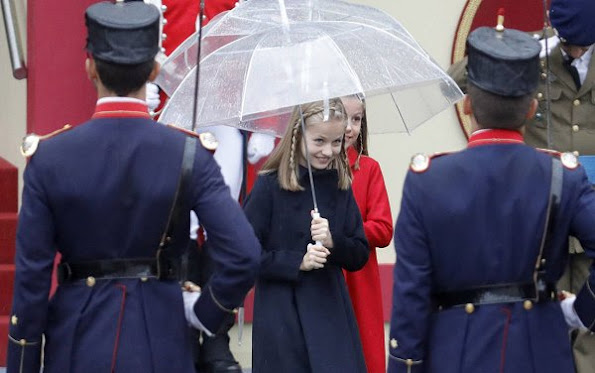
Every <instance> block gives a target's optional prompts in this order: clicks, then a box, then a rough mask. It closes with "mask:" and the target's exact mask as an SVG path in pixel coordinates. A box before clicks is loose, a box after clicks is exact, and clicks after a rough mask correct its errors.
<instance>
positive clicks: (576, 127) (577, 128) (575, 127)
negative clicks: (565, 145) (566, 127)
mask: <svg viewBox="0 0 595 373" xmlns="http://www.w3.org/2000/svg"><path fill="white" fill-rule="evenodd" d="M580 129H581V128H580V127H579V126H578V124H575V125H573V126H572V132H578V131H579V130H580Z"/></svg>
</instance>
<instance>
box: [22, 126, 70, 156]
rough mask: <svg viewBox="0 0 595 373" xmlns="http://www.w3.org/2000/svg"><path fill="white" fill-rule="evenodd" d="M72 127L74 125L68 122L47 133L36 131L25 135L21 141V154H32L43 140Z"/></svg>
mask: <svg viewBox="0 0 595 373" xmlns="http://www.w3.org/2000/svg"><path fill="white" fill-rule="evenodd" d="M71 128H72V126H71V125H70V124H67V125H65V126H64V127H62V128H60V129H59V130H56V131H54V132H51V133H48V134H47V135H42V136H40V135H36V134H34V133H30V134H28V135H27V136H25V137H23V142H22V143H21V154H22V155H23V156H24V157H27V158H28V157H30V156H32V155H33V154H35V152H36V151H37V147H38V146H39V143H40V142H41V141H43V140H47V139H49V138H52V137H54V136H56V135H58V134H60V133H62V132H65V131H68V130H69V129H71Z"/></svg>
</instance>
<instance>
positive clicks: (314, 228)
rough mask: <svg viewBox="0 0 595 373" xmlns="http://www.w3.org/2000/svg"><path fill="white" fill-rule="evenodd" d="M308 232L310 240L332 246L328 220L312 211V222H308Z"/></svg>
mask: <svg viewBox="0 0 595 373" xmlns="http://www.w3.org/2000/svg"><path fill="white" fill-rule="evenodd" d="M310 233H311V235H312V241H314V242H317V241H318V242H320V243H322V246H324V247H328V248H331V249H332V248H333V246H334V245H333V236H332V235H331V231H330V229H329V226H328V220H326V219H325V218H322V217H320V216H317V215H316V214H314V213H312V222H311V223H310Z"/></svg>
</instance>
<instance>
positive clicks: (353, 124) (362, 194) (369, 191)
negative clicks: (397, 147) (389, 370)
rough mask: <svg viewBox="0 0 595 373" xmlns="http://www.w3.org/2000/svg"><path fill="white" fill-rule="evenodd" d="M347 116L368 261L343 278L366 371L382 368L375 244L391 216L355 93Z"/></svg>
mask: <svg viewBox="0 0 595 373" xmlns="http://www.w3.org/2000/svg"><path fill="white" fill-rule="evenodd" d="M342 101H343V104H344V105H345V110H346V111H347V116H348V125H347V129H346V131H345V147H346V149H347V156H348V158H349V165H350V166H351V171H352V173H353V184H352V189H353V194H354V195H355V201H356V203H357V205H358V207H359V210H360V213H361V215H362V219H363V221H364V231H365V233H366V238H367V239H368V243H369V245H370V258H369V259H368V263H367V264H366V265H365V266H364V268H362V269H361V270H359V271H357V272H346V271H344V273H345V280H346V281H347V287H348V289H349V295H350V296H351V302H352V304H353V309H354V310H355V316H356V319H357V323H358V326H359V332H360V337H361V340H362V345H363V349H364V357H365V359H366V366H367V368H368V372H369V373H380V372H385V371H386V367H385V348H384V318H383V316H382V294H381V290H380V275H379V272H378V259H377V258H376V248H377V247H386V246H388V244H389V243H390V241H391V239H392V236H393V225H392V224H393V218H392V215H391V212H390V205H389V202H388V194H387V193H386V187H385V185H384V178H383V177H382V171H381V170H380V165H379V164H378V162H376V161H375V160H374V159H372V158H370V157H369V156H368V143H367V142H368V127H367V123H366V110H365V103H364V101H363V100H362V99H361V98H360V97H359V96H356V95H353V96H346V97H343V98H342Z"/></svg>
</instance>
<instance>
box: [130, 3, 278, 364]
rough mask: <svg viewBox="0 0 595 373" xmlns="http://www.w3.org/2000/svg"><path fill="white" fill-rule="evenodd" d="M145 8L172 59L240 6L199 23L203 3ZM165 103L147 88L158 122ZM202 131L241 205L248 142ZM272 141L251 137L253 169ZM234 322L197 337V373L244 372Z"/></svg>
mask: <svg viewBox="0 0 595 373" xmlns="http://www.w3.org/2000/svg"><path fill="white" fill-rule="evenodd" d="M129 1H130V0H129ZM132 1H134V0H132ZM137 1H138V0H137ZM144 2H145V3H148V4H152V5H154V6H155V7H157V9H158V10H159V11H160V14H161V40H160V42H161V53H160V57H161V59H165V58H166V57H167V56H169V55H170V54H171V53H172V52H173V51H174V50H175V49H176V48H177V47H178V46H179V45H180V44H182V42H184V41H185V40H186V39H187V38H188V37H189V36H191V35H192V34H194V32H195V31H196V29H197V27H198V23H199V22H201V24H202V27H205V26H206V25H207V24H208V22H209V21H210V20H211V19H213V18H214V17H215V16H216V15H218V14H219V13H222V12H225V11H229V10H231V9H233V8H234V7H235V6H237V5H238V4H239V3H240V1H237V0H206V1H205V3H204V4H205V8H204V11H203V17H202V20H199V19H198V18H200V17H199V16H200V1H199V0H175V1H174V0H145V1H144ZM166 100H167V96H166V95H165V93H164V92H163V91H161V90H160V89H159V87H158V86H157V85H155V84H153V83H149V84H147V104H148V105H149V108H150V109H151V111H152V112H154V113H156V114H155V115H156V118H157V117H158V113H159V112H160V111H161V109H162V107H163V106H164V104H165V102H166ZM200 131H208V132H210V133H211V134H212V135H213V136H215V138H216V139H217V142H218V147H217V150H216V151H215V154H214V158H215V161H216V162H217V164H218V165H219V167H220V168H221V173H222V175H223V178H224V180H225V183H226V184H227V186H228V187H229V189H230V192H231V196H232V197H233V198H234V199H235V200H236V201H237V200H239V198H240V194H242V185H243V175H244V170H243V169H244V167H247V165H246V159H245V158H246V157H245V156H244V155H243V148H244V145H243V143H244V141H246V140H245V138H244V136H242V133H241V132H240V131H239V130H237V129H235V128H232V127H227V126H213V127H209V128H206V129H200ZM273 141H274V140H273V138H272V137H269V136H266V135H261V134H257V135H255V136H252V137H250V140H249V143H248V145H247V147H248V151H249V154H248V157H247V159H248V160H249V161H250V162H251V163H255V162H256V161H258V160H259V159H260V158H261V157H264V156H266V155H268V154H269V153H270V152H271V151H272V149H273V145H274V143H273ZM199 229H200V226H199V221H198V219H197V218H196V215H194V214H193V215H192V216H191V230H190V237H191V238H192V240H193V241H192V242H191V246H190V248H189V251H188V254H187V255H188V261H187V263H188V272H187V273H188V278H187V279H188V280H190V281H193V282H195V283H196V284H198V285H199V286H204V285H205V284H206V283H207V282H208V280H209V278H210V276H211V274H212V273H213V271H214V270H215V263H214V262H213V260H212V259H211V256H210V252H211V250H212V248H211V246H212V245H211V244H210V242H208V240H205V238H207V237H208V234H201V235H200V237H201V238H200V239H199ZM200 232H201V233H204V229H200ZM198 241H200V242H198ZM195 242H196V243H195ZM197 244H198V246H197ZM234 322H235V315H231V314H230V315H228V317H227V318H226V320H225V323H224V325H223V326H222V327H221V328H220V329H219V330H218V331H217V332H216V333H215V335H214V336H212V337H210V338H209V337H207V336H205V335H204V334H203V333H201V332H200V331H197V332H196V334H195V335H194V337H193V351H194V357H195V363H196V367H197V371H198V372H200V373H241V372H242V367H241V366H240V364H239V362H238V361H237V360H236V359H235V357H234V356H233V354H232V352H231V350H230V346H229V343H230V338H229V331H230V329H231V328H232V327H233V325H234Z"/></svg>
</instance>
